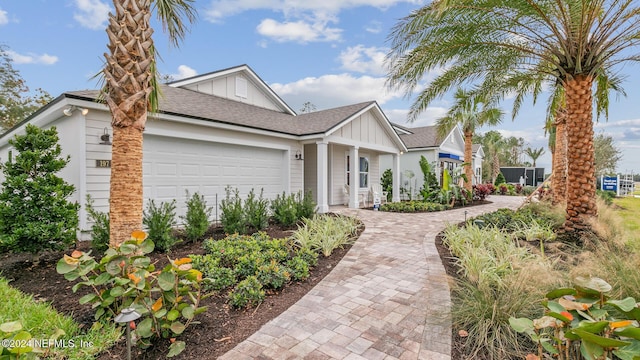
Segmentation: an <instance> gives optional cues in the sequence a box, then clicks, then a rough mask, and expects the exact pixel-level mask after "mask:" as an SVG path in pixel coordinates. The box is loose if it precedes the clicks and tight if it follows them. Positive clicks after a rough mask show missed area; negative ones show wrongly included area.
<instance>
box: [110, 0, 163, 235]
mask: <svg viewBox="0 0 640 360" xmlns="http://www.w3.org/2000/svg"><path fill="white" fill-rule="evenodd" d="M113 4H114V7H115V9H116V14H115V15H110V17H109V25H108V27H107V35H108V36H109V44H108V48H109V54H105V55H104V56H105V58H106V66H105V69H104V75H105V81H106V86H105V89H104V91H105V99H106V101H107V104H108V105H109V109H110V110H111V115H112V118H111V125H112V126H113V145H112V149H111V151H112V160H111V186H110V199H109V207H110V209H109V216H110V231H111V233H110V240H109V244H110V245H111V246H117V245H119V244H120V243H122V242H123V241H125V240H128V239H129V238H130V237H131V232H133V231H134V230H139V229H141V228H142V202H143V199H142V132H143V130H144V126H145V123H146V121H147V109H148V106H149V93H150V92H151V90H152V87H151V79H152V77H153V75H154V73H153V72H154V69H153V63H154V54H153V41H152V39H151V34H152V33H153V29H152V28H151V26H150V22H149V19H150V17H151V6H150V5H151V4H150V0H114V2H113Z"/></svg>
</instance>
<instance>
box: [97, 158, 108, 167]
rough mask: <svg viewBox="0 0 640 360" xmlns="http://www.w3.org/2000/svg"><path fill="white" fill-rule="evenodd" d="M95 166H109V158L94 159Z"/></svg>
mask: <svg viewBox="0 0 640 360" xmlns="http://www.w3.org/2000/svg"><path fill="white" fill-rule="evenodd" d="M96 167H98V168H110V167H111V160H96Z"/></svg>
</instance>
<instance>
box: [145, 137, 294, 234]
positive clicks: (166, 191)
mask: <svg viewBox="0 0 640 360" xmlns="http://www.w3.org/2000/svg"><path fill="white" fill-rule="evenodd" d="M143 163H144V198H145V206H146V201H147V200H148V199H155V201H156V203H158V201H171V200H173V199H176V200H177V204H176V205H177V209H176V212H177V214H178V215H184V213H185V211H186V207H185V190H189V193H190V194H193V193H194V192H196V191H197V192H199V193H200V194H203V195H204V196H205V200H206V201H207V204H208V205H209V206H214V205H215V203H216V195H217V197H218V202H219V201H221V200H222V199H224V197H225V187H226V186H227V185H230V186H231V187H233V188H238V189H239V190H240V195H241V196H242V198H243V199H244V198H245V197H246V194H247V193H249V191H250V190H251V189H252V188H253V189H255V191H256V192H257V193H258V194H259V192H260V189H264V196H265V197H267V198H270V199H272V198H275V196H276V195H277V194H280V193H282V191H284V190H285V187H286V183H287V182H286V179H285V174H286V172H285V168H284V166H285V156H284V151H282V150H274V149H266V148H258V147H251V146H240V145H232V144H222V143H211V142H205V141H198V140H189V139H177V138H169V137H163V136H154V135H145V137H144V158H143ZM214 214H215V211H214ZM176 220H177V221H178V222H181V221H180V220H179V219H176Z"/></svg>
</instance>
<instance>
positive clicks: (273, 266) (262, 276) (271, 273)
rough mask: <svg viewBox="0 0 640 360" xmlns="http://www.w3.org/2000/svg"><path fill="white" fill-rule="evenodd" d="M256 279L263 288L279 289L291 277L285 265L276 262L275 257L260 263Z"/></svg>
mask: <svg viewBox="0 0 640 360" xmlns="http://www.w3.org/2000/svg"><path fill="white" fill-rule="evenodd" d="M256 277H257V278H258V281H260V283H261V284H262V286H263V287H265V288H271V289H280V288H281V287H282V286H284V284H285V283H286V282H288V281H289V280H290V279H291V273H290V272H289V269H288V268H287V267H286V266H283V265H282V264H280V263H278V262H277V261H276V260H275V259H271V261H270V262H268V263H265V264H263V265H260V266H259V267H258V271H257V273H256Z"/></svg>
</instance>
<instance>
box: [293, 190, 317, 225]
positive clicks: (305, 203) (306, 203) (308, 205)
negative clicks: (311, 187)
mask: <svg viewBox="0 0 640 360" xmlns="http://www.w3.org/2000/svg"><path fill="white" fill-rule="evenodd" d="M315 213H316V203H315V202H314V201H313V194H312V193H311V191H307V192H306V193H304V194H303V193H302V191H298V193H297V194H296V216H297V217H298V219H304V218H310V217H312V216H313V215H314V214H315Z"/></svg>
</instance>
